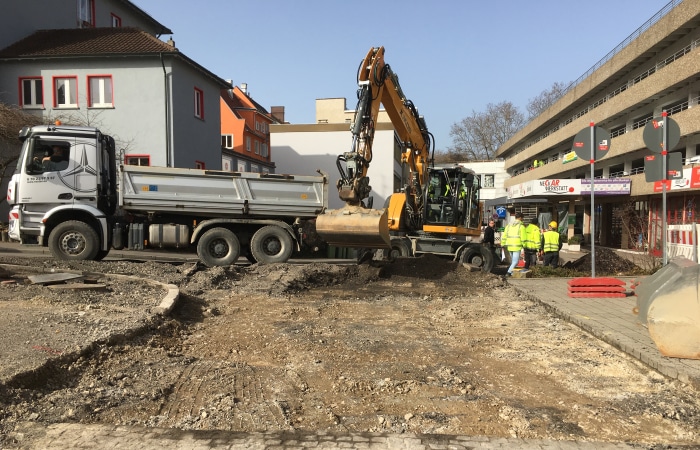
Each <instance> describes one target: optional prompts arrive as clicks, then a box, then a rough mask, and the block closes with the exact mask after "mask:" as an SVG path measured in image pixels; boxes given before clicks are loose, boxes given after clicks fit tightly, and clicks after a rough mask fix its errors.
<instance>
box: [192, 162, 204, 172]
mask: <svg viewBox="0 0 700 450" xmlns="http://www.w3.org/2000/svg"><path fill="white" fill-rule="evenodd" d="M194 168H195V169H202V170H204V169H206V164H204V161H195V162H194Z"/></svg>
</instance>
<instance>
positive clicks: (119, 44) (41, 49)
mask: <svg viewBox="0 0 700 450" xmlns="http://www.w3.org/2000/svg"><path fill="white" fill-rule="evenodd" d="M146 53H178V50H177V49H176V48H175V47H173V46H171V45H169V44H167V43H165V42H163V41H161V40H160V39H158V38H156V37H155V36H153V35H151V34H148V33H146V32H145V31H142V30H140V29H138V28H128V27H124V28H82V29H72V28H68V29H60V30H40V31H37V32H35V33H33V34H31V35H29V36H27V37H26V38H24V39H22V40H20V41H17V42H15V43H14V44H12V45H10V46H8V47H6V48H4V49H3V50H0V58H23V57H24V58H26V57H37V56H44V57H55V56H78V55H81V56H84V55H106V54H146Z"/></svg>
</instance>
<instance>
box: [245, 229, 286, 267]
mask: <svg viewBox="0 0 700 450" xmlns="http://www.w3.org/2000/svg"><path fill="white" fill-rule="evenodd" d="M293 251H294V242H293V241H292V237H291V236H290V235H289V233H287V231H286V230H284V229H282V228H281V227H278V226H275V225H268V226H265V227H262V228H260V229H259V230H258V231H256V232H255V234H253V237H252V238H251V240H250V252H251V254H252V255H253V258H255V260H256V261H257V262H258V263H261V264H272V263H283V262H287V261H288V260H289V258H290V257H291V256H292V252H293Z"/></svg>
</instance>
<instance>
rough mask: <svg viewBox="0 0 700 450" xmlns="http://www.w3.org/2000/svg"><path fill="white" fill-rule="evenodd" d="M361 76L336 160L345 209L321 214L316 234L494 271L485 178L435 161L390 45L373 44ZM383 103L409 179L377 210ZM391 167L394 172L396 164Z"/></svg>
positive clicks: (385, 252) (383, 252)
mask: <svg viewBox="0 0 700 450" xmlns="http://www.w3.org/2000/svg"><path fill="white" fill-rule="evenodd" d="M357 81H358V86H359V88H358V103H357V108H356V110H355V118H354V121H353V123H352V125H351V132H352V149H351V151H349V152H345V153H342V154H340V155H338V158H337V166H338V170H339V172H340V179H339V180H338V182H337V188H338V194H339V196H340V199H341V200H343V201H344V202H345V206H344V207H342V208H340V209H336V210H329V211H326V212H325V213H323V214H321V215H320V216H318V218H317V220H316V231H317V232H318V234H319V235H320V236H321V238H322V239H323V240H324V241H326V242H327V243H329V244H331V245H336V246H339V247H353V248H359V249H363V253H362V254H363V255H366V249H377V250H379V251H375V252H374V253H375V254H374V258H375V259H388V260H394V259H395V258H396V257H400V256H401V257H410V256H419V255H421V254H425V253H431V254H436V255H445V256H449V257H452V258H453V259H455V260H459V261H461V262H465V263H470V264H472V265H475V266H478V267H481V269H482V270H483V271H488V272H490V271H491V269H492V268H493V265H494V261H495V253H494V250H493V249H491V248H488V247H485V246H482V245H481V244H480V236H481V224H482V217H481V216H482V207H481V204H480V202H479V188H480V185H479V181H480V178H479V177H478V176H477V175H476V174H475V173H474V172H473V171H472V170H470V169H467V168H464V167H462V166H459V165H443V166H439V167H436V166H435V165H434V164H433V152H434V148H431V147H432V142H433V139H432V135H431V134H430V132H428V128H427V126H426V123H425V120H424V119H423V117H421V116H419V115H418V110H417V109H416V107H415V106H414V105H413V103H412V102H411V101H410V100H408V99H406V96H405V95H404V93H403V91H402V89H401V86H400V85H399V78H398V76H397V75H396V74H395V73H394V72H393V71H392V70H391V67H390V66H389V65H388V64H386V63H385V62H384V47H377V48H372V49H370V51H369V52H368V53H367V56H366V57H365V58H364V60H363V61H362V63H361V64H360V68H359V72H358V76H357ZM380 105H383V106H384V109H385V111H386V113H387V114H388V116H389V118H390V119H391V122H392V124H393V126H394V129H395V132H396V136H397V138H398V141H399V142H400V145H401V163H402V165H404V166H405V167H407V169H408V170H407V179H406V180H405V184H404V185H403V187H402V188H401V189H400V191H399V192H396V193H394V194H392V195H391V196H390V197H389V198H388V199H387V201H386V204H385V205H384V209H373V208H372V197H370V192H371V187H370V184H369V177H368V176H367V171H368V169H369V167H370V164H371V162H372V141H373V138H374V130H375V124H376V122H377V117H378V115H379V108H380ZM390 151H393V149H391V150H390ZM387 170H389V171H391V173H390V176H393V167H391V168H388V169H387ZM377 256H378V257H377ZM361 257H362V256H361Z"/></svg>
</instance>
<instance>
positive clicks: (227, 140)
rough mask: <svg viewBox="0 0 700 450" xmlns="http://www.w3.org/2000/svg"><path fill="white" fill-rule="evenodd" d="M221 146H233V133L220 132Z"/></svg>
mask: <svg viewBox="0 0 700 450" xmlns="http://www.w3.org/2000/svg"><path fill="white" fill-rule="evenodd" d="M221 147H222V148H233V135H232V134H222V135H221Z"/></svg>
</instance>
